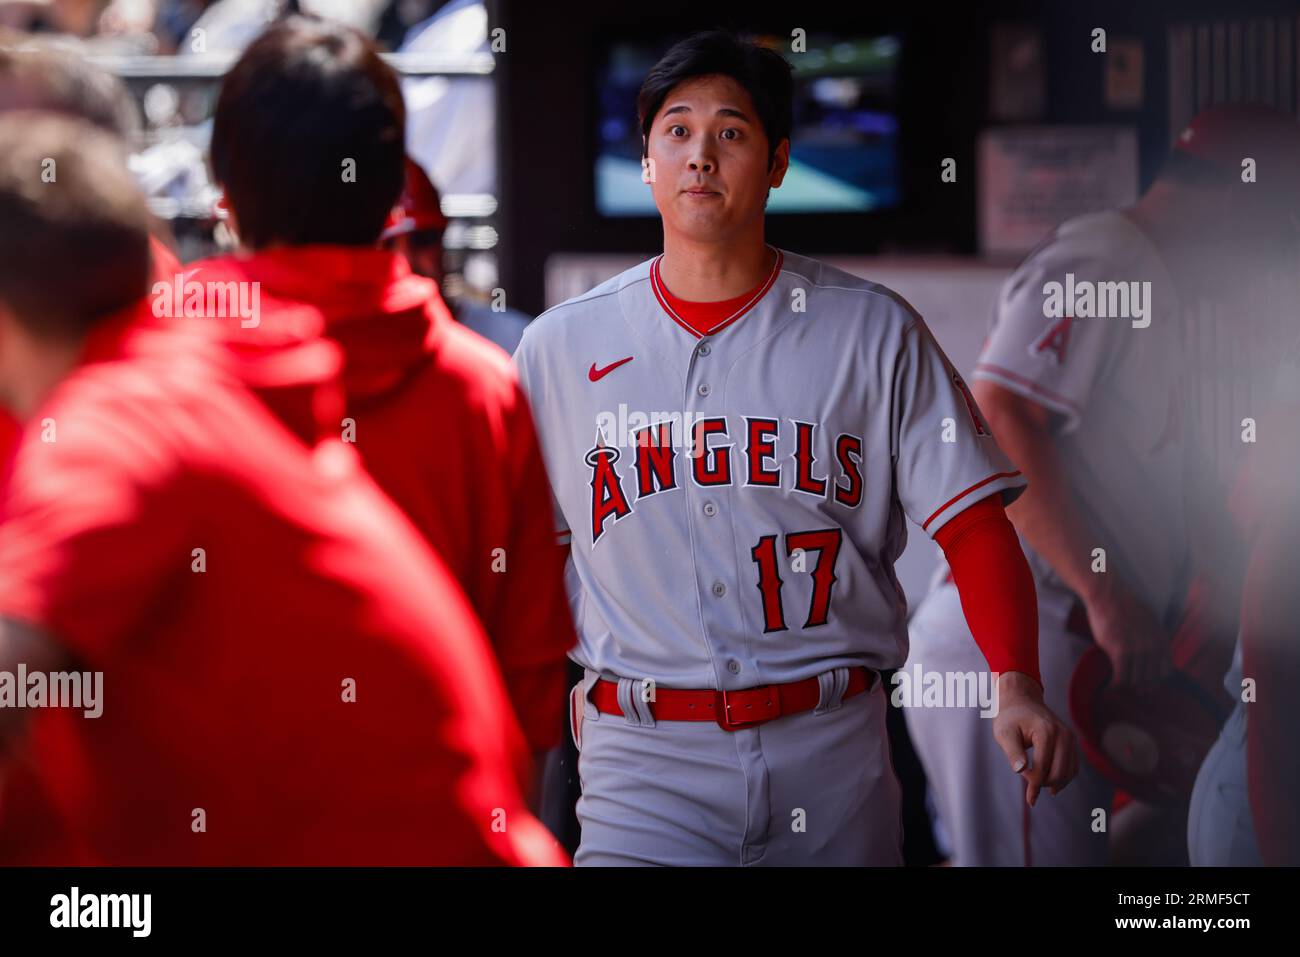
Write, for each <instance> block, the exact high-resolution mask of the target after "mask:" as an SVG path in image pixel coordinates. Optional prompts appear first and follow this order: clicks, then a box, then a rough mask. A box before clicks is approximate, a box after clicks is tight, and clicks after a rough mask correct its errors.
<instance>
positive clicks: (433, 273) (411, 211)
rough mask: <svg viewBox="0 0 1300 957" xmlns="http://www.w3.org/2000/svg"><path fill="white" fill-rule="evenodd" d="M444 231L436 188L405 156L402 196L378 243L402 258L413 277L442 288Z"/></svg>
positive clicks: (445, 223) (416, 165) (440, 203)
mask: <svg viewBox="0 0 1300 957" xmlns="http://www.w3.org/2000/svg"><path fill="white" fill-rule="evenodd" d="M446 229H447V217H446V216H444V215H443V212H442V198H441V197H440V196H439V195H438V189H437V187H435V186H434V185H433V181H432V180H431V179H429V175H428V174H427V173H426V172H425V171H424V170H423V169H422V168H421V167H420V164H419V163H417V162H415V160H413V159H411V158H410V157H409V156H408V157H407V159H406V175H405V178H404V180H403V183H402V193H401V195H400V196H398V198H397V204H396V205H395V206H394V207H393V209H392V211H391V212H390V213H389V216H388V222H387V223H386V224H385V225H384V231H383V233H382V234H381V236H380V239H381V240H382V241H383V243H384V245H385V246H386V247H387V248H389V249H391V250H393V251H395V252H398V253H401V254H402V255H403V256H405V257H406V259H407V261H408V262H410V264H411V268H412V270H414V271H415V272H416V273H418V274H419V275H421V276H428V277H429V278H430V279H434V280H437V281H438V283H440V284H441V282H442V277H443V268H442V234H443V233H444V232H445V231H446Z"/></svg>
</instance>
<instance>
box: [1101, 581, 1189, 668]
mask: <svg viewBox="0 0 1300 957" xmlns="http://www.w3.org/2000/svg"><path fill="white" fill-rule="evenodd" d="M1085 607H1086V609H1087V612H1088V624H1089V626H1090V627H1091V628H1092V637H1093V640H1094V641H1095V642H1097V645H1098V647H1100V648H1101V650H1102V651H1104V652H1106V657H1108V658H1109V659H1110V666H1111V671H1112V672H1113V674H1114V678H1113V679H1112V680H1113V682H1114V683H1115V684H1129V685H1131V684H1143V683H1146V682H1152V681H1159V680H1160V679H1161V678H1163V677H1164V676H1165V675H1166V674H1167V673H1168V672H1169V669H1170V661H1169V634H1168V632H1166V631H1165V629H1164V626H1163V625H1161V624H1160V621H1159V620H1158V619H1157V618H1156V616H1155V615H1154V614H1153V613H1152V612H1151V609H1150V608H1148V607H1147V606H1146V604H1145V603H1144V602H1143V601H1142V600H1141V599H1139V598H1138V597H1137V596H1135V595H1134V594H1133V593H1132V592H1130V591H1129V590H1128V589H1127V588H1124V587H1122V586H1119V587H1114V588H1112V589H1110V590H1109V591H1108V592H1106V593H1104V594H1102V595H1100V596H1098V597H1095V598H1093V599H1092V600H1090V601H1087V602H1086V603H1085Z"/></svg>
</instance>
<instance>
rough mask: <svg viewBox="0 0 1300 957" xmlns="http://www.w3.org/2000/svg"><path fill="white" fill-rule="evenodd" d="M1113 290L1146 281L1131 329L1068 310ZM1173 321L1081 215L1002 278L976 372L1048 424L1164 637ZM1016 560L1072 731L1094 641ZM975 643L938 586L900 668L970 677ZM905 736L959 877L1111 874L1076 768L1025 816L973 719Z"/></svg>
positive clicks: (1125, 235)
mask: <svg viewBox="0 0 1300 957" xmlns="http://www.w3.org/2000/svg"><path fill="white" fill-rule="evenodd" d="M1067 276H1069V277H1072V278H1069V279H1067ZM1118 282H1124V283H1132V282H1139V283H1150V286H1149V287H1139V289H1140V290H1141V292H1140V295H1141V309H1140V310H1137V309H1133V308H1132V307H1133V305H1134V302H1133V300H1132V298H1131V297H1130V300H1129V309H1128V310H1127V312H1128V314H1127V315H1106V316H1101V315H1097V313H1098V312H1101V311H1103V310H1102V309H1099V308H1098V303H1097V301H1096V299H1095V298H1094V301H1093V302H1092V304H1091V307H1088V306H1086V305H1085V306H1084V308H1082V309H1075V308H1072V307H1073V306H1076V305H1084V303H1083V299H1082V296H1083V295H1085V293H1084V290H1088V291H1089V293H1091V294H1092V295H1094V297H1095V295H1096V293H1097V291H1098V290H1099V289H1100V288H1102V287H1100V285H1099V284H1101V283H1118ZM1051 283H1057V284H1060V286H1061V288H1062V290H1063V291H1064V290H1065V289H1066V288H1070V289H1072V290H1074V291H1075V294H1074V295H1072V296H1070V297H1069V300H1070V301H1069V302H1068V303H1062V305H1063V306H1065V307H1066V308H1064V309H1063V310H1062V311H1063V312H1064V313H1065V315H1061V316H1048V315H1045V314H1044V313H1045V311H1050V310H1046V309H1045V303H1046V302H1047V299H1048V296H1049V295H1050V290H1051V287H1050V284H1051ZM1110 288H1114V287H1110ZM1129 288H1130V291H1132V287H1129ZM1045 289H1046V290H1048V291H1045ZM1178 309H1179V306H1178V304H1177V303H1176V302H1175V301H1174V296H1173V290H1172V288H1171V281H1170V278H1169V276H1168V273H1167V272H1166V270H1165V268H1164V265H1163V262H1162V261H1161V259H1160V257H1159V254H1158V253H1157V252H1156V250H1155V248H1154V247H1153V246H1152V245H1151V243H1150V242H1149V241H1148V240H1147V239H1146V237H1145V236H1144V235H1143V234H1142V233H1141V232H1140V231H1139V230H1138V229H1137V227H1136V226H1134V225H1133V224H1132V223H1130V222H1129V221H1128V219H1126V218H1125V217H1124V216H1123V215H1121V214H1119V213H1116V212H1106V213H1098V214H1094V215H1088V216H1082V217H1079V218H1077V219H1073V220H1070V221H1068V222H1066V223H1064V224H1062V225H1061V226H1060V227H1058V228H1057V229H1056V230H1055V231H1054V233H1053V234H1052V235H1051V236H1050V237H1048V239H1047V240H1045V241H1044V242H1043V244H1041V245H1040V246H1039V247H1038V249H1036V250H1035V251H1034V252H1033V253H1031V254H1030V256H1029V257H1028V259H1026V261H1025V262H1024V263H1023V264H1021V266H1020V267H1019V268H1018V269H1017V270H1016V272H1015V273H1014V274H1013V275H1012V276H1011V277H1010V278H1009V279H1008V280H1007V282H1006V283H1005V285H1004V286H1003V289H1002V293H1001V295H1000V297H999V300H998V302H997V305H996V307H995V314H994V317H993V320H994V321H993V327H992V330H991V332H990V333H989V337H988V339H987V340H986V341H985V344H984V348H983V350H982V352H981V354H980V358H979V360H978V362H977V364H976V366H975V373H974V375H975V378H978V379H988V380H991V381H993V382H996V383H998V385H1000V386H1002V387H1003V388H1006V389H1009V390H1011V391H1013V392H1016V393H1018V394H1020V395H1023V396H1025V397H1026V398H1028V399H1030V400H1032V401H1034V402H1036V403H1038V404H1039V405H1042V406H1044V407H1046V408H1048V409H1050V410H1052V411H1053V412H1054V413H1056V416H1057V417H1056V419H1055V421H1054V435H1053V445H1054V448H1055V451H1056V453H1057V455H1058V456H1059V458H1060V460H1061V462H1062V464H1063V466H1064V471H1065V475H1066V478H1067V481H1068V483H1069V488H1070V491H1071V493H1072V494H1073V496H1074V499H1075V501H1076V502H1077V503H1078V504H1079V507H1080V509H1081V510H1082V512H1083V515H1084V518H1085V520H1086V522H1087V524H1088V527H1089V528H1090V530H1091V531H1092V532H1093V534H1094V535H1095V545H1096V546H1099V547H1103V548H1105V550H1106V560H1107V565H1106V567H1107V572H1108V573H1109V574H1118V575H1120V576H1122V579H1123V580H1124V582H1125V583H1126V584H1127V585H1128V586H1129V587H1130V588H1132V589H1133V590H1134V592H1135V593H1137V594H1138V595H1140V596H1141V597H1142V598H1143V599H1144V600H1145V601H1146V602H1147V603H1148V604H1149V605H1150V607H1151V608H1152V610H1153V611H1155V612H1156V613H1157V614H1158V615H1163V616H1164V617H1165V618H1166V621H1167V622H1169V623H1171V624H1172V622H1173V620H1174V618H1175V617H1176V616H1177V613H1178V611H1179V610H1180V609H1181V606H1182V602H1183V600H1184V598H1185V597H1186V590H1187V584H1188V582H1187V574H1188V544H1187V540H1188V539H1187V526H1186V517H1185V515H1184V499H1183V496H1184V489H1185V484H1184V464H1185V460H1186V451H1187V450H1186V448H1185V441H1186V429H1185V420H1184V416H1183V414H1182V410H1183V405H1182V403H1181V402H1180V399H1181V398H1182V397H1183V394H1182V392H1181V391H1180V390H1179V388H1178V384H1179V378H1180V375H1181V365H1180V364H1181V361H1182V357H1183V354H1184V350H1183V348H1182V341H1183V340H1182V329H1181V326H1180V324H1179V323H1180V316H1179V314H1178ZM1139 311H1141V312H1142V313H1144V315H1141V316H1139V315H1138V312H1139ZM1076 313H1078V314H1077V315H1076ZM1086 313H1091V315H1088V314H1086ZM1026 554H1027V557H1028V558H1029V563H1030V567H1031V568H1032V569H1033V571H1034V577H1035V580H1036V582H1037V591H1038V608H1039V660H1040V672H1041V674H1042V678H1043V685H1044V694H1045V698H1046V701H1047V703H1048V705H1049V707H1051V708H1052V710H1053V711H1054V712H1055V713H1056V714H1057V715H1058V716H1060V717H1061V718H1062V719H1063V720H1065V721H1067V722H1068V721H1069V719H1070V713H1069V708H1068V698H1067V692H1068V688H1069V681H1070V676H1071V674H1072V673H1073V672H1074V669H1075V666H1076V665H1077V663H1078V661H1079V658H1080V657H1081V656H1082V655H1083V653H1084V651H1085V650H1086V649H1087V648H1088V647H1089V646H1090V643H1089V642H1088V641H1087V640H1085V639H1083V638H1081V637H1079V636H1077V635H1075V634H1073V633H1072V632H1071V630H1070V628H1069V627H1068V625H1067V622H1068V620H1069V614H1070V610H1071V608H1072V607H1073V605H1074V604H1075V601H1076V599H1075V597H1074V595H1073V594H1072V593H1070V592H1069V591H1068V590H1067V589H1066V588H1065V586H1064V584H1063V583H1062V582H1061V581H1060V579H1059V578H1058V577H1057V576H1056V574H1055V572H1053V570H1052V568H1051V566H1050V565H1048V564H1047V562H1046V561H1044V560H1043V559H1042V558H1041V557H1040V556H1038V555H1037V554H1036V553H1035V552H1034V551H1033V550H1032V549H1031V548H1029V547H1028V546H1026ZM971 644H972V639H971V637H970V629H969V627H968V626H967V624H966V620H965V616H964V615H963V614H962V611H961V604H960V601H959V598H958V595H957V591H956V588H955V587H954V586H953V584H952V583H951V582H948V581H943V582H939V583H937V584H936V585H935V586H934V587H933V588H932V590H931V592H930V594H929V595H927V596H926V598H925V599H924V600H923V601H922V602H921V604H920V606H919V607H918V608H917V609H916V612H915V614H914V615H913V616H912V620H911V649H910V655H909V658H908V662H907V666H908V668H913V667H916V666H918V665H919V666H920V667H922V668H923V669H924V670H925V671H929V672H949V671H955V672H963V671H967V670H971V669H977V668H978V667H979V660H978V656H977V654H972V652H971V650H970V648H969V646H970V645H971ZM907 724H908V730H909V731H910V733H911V736H912V741H913V744H914V745H915V747H916V750H917V753H918V755H919V757H920V759H921V763H922V765H923V766H924V767H925V771H926V778H927V780H928V782H929V785H930V788H931V790H932V792H933V794H934V799H935V805H936V806H937V808H938V809H939V814H940V816H941V818H942V821H943V825H944V828H945V830H946V831H947V832H948V834H949V835H951V837H952V843H953V847H954V862H955V863H957V864H960V865H982V866H987V865H1017V864H1022V863H1025V862H1033V863H1034V864H1048V865H1100V864H1104V863H1105V861H1106V853H1107V849H1106V840H1105V835H1104V834H1100V835H1099V834H1098V833H1097V832H1094V831H1093V829H1092V827H1091V823H1092V816H1091V812H1092V809H1093V808H1095V807H1109V806H1110V799H1111V795H1112V792H1113V789H1112V788H1111V786H1110V784H1109V783H1108V782H1107V781H1106V780H1105V779H1104V778H1102V777H1101V775H1100V774H1099V773H1098V772H1097V771H1096V770H1095V769H1093V768H1091V767H1089V766H1088V765H1087V763H1086V762H1084V764H1083V765H1082V766H1081V768H1080V773H1079V777H1078V778H1077V780H1075V781H1073V782H1071V784H1070V787H1068V788H1066V789H1065V790H1063V791H1061V792H1060V793H1059V794H1057V795H1051V794H1046V793H1044V794H1043V795H1042V796H1041V797H1040V799H1039V801H1038V804H1037V805H1036V806H1035V807H1034V808H1033V809H1032V811H1031V810H1030V809H1029V808H1028V807H1027V806H1026V805H1025V802H1024V797H1023V792H1024V784H1023V781H1021V780H1020V779H1019V778H1016V777H1013V776H1011V775H1008V774H1005V773H1003V769H1004V768H1005V767H1006V757H1005V756H1004V755H1003V754H1002V751H1001V749H1000V748H999V747H998V746H997V743H996V742H995V741H994V740H993V736H992V734H991V733H990V729H989V727H988V722H987V721H985V720H983V719H982V718H981V717H980V715H979V712H978V710H977V709H973V708H949V709H925V708H912V709H909V710H908V712H907Z"/></svg>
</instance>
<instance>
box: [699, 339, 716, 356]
mask: <svg viewBox="0 0 1300 957" xmlns="http://www.w3.org/2000/svg"><path fill="white" fill-rule="evenodd" d="M712 351H713V350H712V349H710V348H709V344H708V343H707V342H705V343H702V344H701V345H700V347H699V348H698V349H696V350H695V354H696V355H697V356H701V357H702V356H707V355H708V354H709V353H710V352H712Z"/></svg>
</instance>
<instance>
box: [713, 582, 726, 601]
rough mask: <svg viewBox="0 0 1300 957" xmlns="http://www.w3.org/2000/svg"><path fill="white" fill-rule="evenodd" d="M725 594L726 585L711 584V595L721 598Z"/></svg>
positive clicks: (720, 583)
mask: <svg viewBox="0 0 1300 957" xmlns="http://www.w3.org/2000/svg"><path fill="white" fill-rule="evenodd" d="M726 593H727V586H726V585H724V584H722V582H714V583H713V594H714V595H715V596H716V597H718V598H721V597H722V596H723V595H725V594H726Z"/></svg>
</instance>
